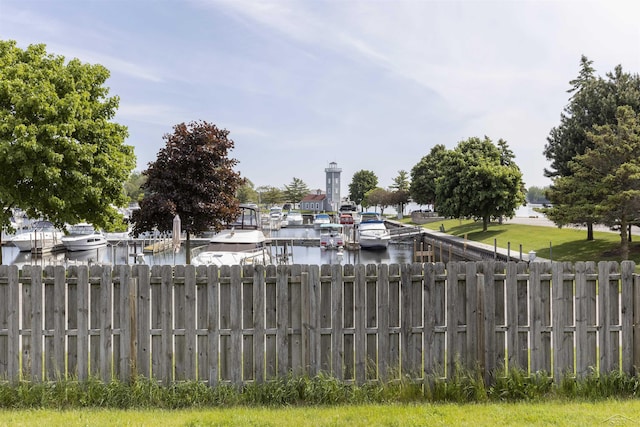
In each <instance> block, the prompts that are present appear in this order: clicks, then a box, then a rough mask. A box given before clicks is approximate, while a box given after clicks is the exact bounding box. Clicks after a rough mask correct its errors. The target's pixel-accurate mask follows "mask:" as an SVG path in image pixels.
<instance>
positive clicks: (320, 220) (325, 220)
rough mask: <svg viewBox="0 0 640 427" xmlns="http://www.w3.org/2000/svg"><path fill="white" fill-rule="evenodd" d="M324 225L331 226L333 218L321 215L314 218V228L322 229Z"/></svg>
mask: <svg viewBox="0 0 640 427" xmlns="http://www.w3.org/2000/svg"><path fill="white" fill-rule="evenodd" d="M322 224H331V217H330V216H329V215H328V214H324V213H320V214H316V216H315V217H313V226H314V228H320V227H321V226H322Z"/></svg>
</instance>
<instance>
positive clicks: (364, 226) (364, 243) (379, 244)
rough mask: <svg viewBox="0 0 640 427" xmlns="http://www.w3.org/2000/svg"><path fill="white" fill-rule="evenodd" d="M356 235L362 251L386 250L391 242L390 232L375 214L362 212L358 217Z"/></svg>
mask: <svg viewBox="0 0 640 427" xmlns="http://www.w3.org/2000/svg"><path fill="white" fill-rule="evenodd" d="M357 234H358V237H357V238H358V243H359V244H360V247H361V248H362V249H386V248H387V247H388V246H389V241H390V240H391V233H390V231H389V230H388V229H387V226H386V225H385V223H384V221H383V220H382V218H381V217H380V216H379V215H378V214H377V213H375V212H363V213H362V214H361V215H360V224H359V225H358V232H357Z"/></svg>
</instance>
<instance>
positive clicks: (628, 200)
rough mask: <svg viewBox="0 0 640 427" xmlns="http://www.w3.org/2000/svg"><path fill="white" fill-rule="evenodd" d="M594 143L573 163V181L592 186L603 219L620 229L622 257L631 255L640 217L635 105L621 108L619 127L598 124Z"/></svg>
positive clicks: (639, 146) (639, 138)
mask: <svg viewBox="0 0 640 427" xmlns="http://www.w3.org/2000/svg"><path fill="white" fill-rule="evenodd" d="M587 137H588V138H589V140H590V141H591V143H592V144H593V147H592V148H590V149H588V150H587V151H586V152H585V153H584V154H582V155H579V156H576V158H575V160H574V161H573V162H571V163H570V165H571V169H572V172H573V174H572V175H570V176H569V177H565V179H567V180H568V181H569V184H574V185H578V186H580V188H588V189H589V196H590V198H591V202H592V205H591V206H592V209H593V210H594V211H595V214H596V215H597V216H598V217H599V218H600V221H601V222H602V223H604V224H606V225H608V226H610V227H615V228H618V229H619V230H620V249H621V258H622V259H628V258H629V244H628V243H629V242H628V233H627V229H628V227H629V226H630V225H631V224H636V223H637V222H638V221H639V220H640V156H639V155H638V153H640V120H639V118H638V114H637V113H635V112H634V111H633V109H632V108H631V107H628V106H626V107H619V108H618V113H617V124H616V125H615V126H611V125H604V126H594V130H593V131H592V132H588V133H587Z"/></svg>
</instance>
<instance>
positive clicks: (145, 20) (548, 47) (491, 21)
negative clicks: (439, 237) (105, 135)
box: [0, 0, 640, 196]
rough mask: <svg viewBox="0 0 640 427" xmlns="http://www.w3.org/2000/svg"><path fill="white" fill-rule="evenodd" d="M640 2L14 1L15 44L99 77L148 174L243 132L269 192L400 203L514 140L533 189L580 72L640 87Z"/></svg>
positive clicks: (248, 164)
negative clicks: (84, 66) (195, 126)
mask: <svg viewBox="0 0 640 427" xmlns="http://www.w3.org/2000/svg"><path fill="white" fill-rule="evenodd" d="M638 22H640V1H636V0H629V1H622V0H602V1H586V0H585V1H579V0H555V1H554V0H545V1H520V0H509V1H507V0H491V1H490V0H466V1H444V0H441V1H418V0H412V1H408V0H396V1H391V0H388V1H385V0H367V1H358V0H348V1H347V0H330V1H329V0H315V1H309V0H295V1H284V0H278V1H257V0H256V1H250V0H229V1H226V0H225V1H223V0H172V1H169V0H91V1H89V0H57V1H45V0H37V1H36V0H0V39H3V40H15V41H16V42H17V44H18V46H19V47H21V48H23V49H24V48H26V47H27V46H28V45H30V44H36V43H43V44H46V45H47V51H48V52H49V53H52V54H56V55H62V56H64V57H65V58H66V59H67V60H69V59H72V58H78V59H80V60H81V61H82V62H87V63H92V64H101V65H103V66H105V67H106V68H107V69H109V70H110V72H111V77H110V78H109V79H108V80H107V82H106V86H108V87H109V89H110V92H109V94H110V95H111V96H114V95H116V96H118V97H119V98H120V106H119V108H118V111H117V114H116V117H115V119H114V120H115V121H116V122H118V123H121V124H124V125H126V126H127V127H128V129H129V137H128V138H127V140H126V141H125V142H126V144H129V145H132V146H133V147H134V151H135V154H136V158H137V168H136V170H137V171H143V170H145V169H146V168H147V167H148V164H149V163H150V162H153V161H154V160H155V159H156V157H157V154H158V152H159V150H161V149H162V148H163V147H164V146H165V140H164V139H163V137H164V136H165V135H167V134H170V133H172V132H173V126H175V125H176V124H179V123H183V122H184V123H189V122H192V121H207V122H209V123H213V124H215V125H216V126H217V127H219V128H224V129H227V130H228V131H229V138H230V139H232V140H233V141H234V144H235V145H234V148H233V149H232V150H231V151H230V152H229V157H231V158H234V159H236V160H238V164H237V166H236V169H237V170H238V171H239V172H240V173H241V175H242V176H243V177H246V178H248V179H250V180H251V181H252V183H253V184H254V185H255V187H259V186H274V187H278V188H283V187H284V186H285V185H289V184H291V183H292V182H293V178H298V179H301V180H302V181H304V183H305V184H307V186H308V187H309V188H310V189H324V188H325V184H324V180H325V172H324V169H325V168H327V167H329V163H331V162H336V163H337V165H338V167H339V168H341V169H342V174H341V178H342V186H341V187H342V188H341V192H342V195H343V196H344V195H347V194H348V184H349V183H350V182H351V180H352V178H353V175H354V174H355V173H356V172H358V171H361V170H367V171H372V172H374V173H375V175H376V176H377V177H378V185H379V186H380V187H384V188H387V187H389V186H391V185H392V184H393V180H394V178H396V177H397V176H398V175H399V172H400V171H403V170H404V171H407V172H408V173H410V171H411V169H412V168H413V167H414V166H415V165H416V164H417V163H418V162H419V161H420V159H421V158H422V157H423V156H425V155H427V154H428V153H429V151H430V150H431V148H432V147H433V146H434V145H436V144H443V145H445V146H446V147H447V148H449V149H452V148H454V147H455V146H456V145H457V144H458V142H460V141H462V140H466V139H468V138H470V137H480V138H482V137H484V136H487V137H489V138H490V139H491V140H493V141H494V142H497V141H498V139H500V138H502V139H504V140H506V141H507V143H508V144H509V147H510V148H511V150H512V151H513V152H514V154H515V161H516V164H517V165H518V166H519V167H520V169H521V171H522V173H523V180H524V182H525V185H526V186H527V187H530V186H538V187H544V186H547V185H549V184H550V181H549V180H548V179H547V178H545V177H544V169H545V168H548V167H549V162H548V161H547V159H546V158H545V156H544V154H543V151H544V146H545V144H546V138H547V136H548V135H549V132H550V130H551V129H552V128H553V127H555V126H558V125H559V123H560V114H561V112H562V110H563V108H564V107H565V106H566V105H567V103H568V101H569V96H570V94H569V93H567V90H568V89H569V88H570V84H569V81H571V80H572V79H574V78H575V77H576V76H577V75H578V71H579V65H580V58H581V56H582V55H585V56H586V57H587V58H589V59H590V60H592V61H593V67H594V68H595V70H596V74H597V75H599V76H603V77H604V76H605V75H606V73H608V72H611V71H612V70H613V69H614V68H615V67H616V66H617V65H622V68H623V70H624V71H626V72H630V73H634V74H636V73H638V70H640V24H638Z"/></svg>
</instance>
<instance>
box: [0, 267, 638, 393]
mask: <svg viewBox="0 0 640 427" xmlns="http://www.w3.org/2000/svg"><path fill="white" fill-rule="evenodd" d="M634 267H635V265H634V264H633V263H632V262H623V263H622V264H618V263H614V262H600V263H598V264H596V263H593V262H586V263H584V262H578V263H575V264H570V263H531V264H527V263H514V262H509V263H505V262H493V261H491V262H477V263H476V262H460V263H449V264H447V265H446V266H445V265H444V264H442V263H435V264H434V263H424V264H420V263H415V264H403V265H398V264H391V265H386V264H381V265H344V266H342V265H322V266H317V265H292V266H266V267H265V266H255V267H253V266H244V267H240V266H232V267H221V268H218V267H215V266H210V267H206V266H204V267H197V268H196V267H194V266H154V267H152V268H149V267H148V266H145V265H135V266H129V265H118V266H115V267H109V266H105V267H102V266H92V267H90V268H89V267H87V266H74V267H68V268H67V269H65V268H64V267H61V266H56V267H45V268H44V269H42V268H41V267H28V266H27V267H23V268H22V270H19V269H18V268H17V267H16V266H0V301H1V303H0V378H4V379H5V380H8V381H12V382H13V381H18V380H21V379H22V380H30V381H43V380H54V379H59V378H77V379H78V380H80V381H83V380H86V379H87V378H89V376H95V377H99V378H101V379H103V380H105V381H110V380H111V379H113V378H118V379H120V380H122V381H128V380H129V379H130V378H131V377H132V376H133V375H143V376H145V377H149V378H155V379H157V380H159V381H162V382H164V383H166V384H168V383H171V382H173V381H181V380H198V381H204V382H207V383H208V384H210V385H216V384H218V383H220V382H226V383H232V384H242V383H245V382H249V381H256V382H262V381H266V380H269V379H273V378H277V377H279V376H283V375H287V374H289V373H294V374H308V375H311V376H313V375H316V374H318V373H320V372H325V373H328V374H330V375H332V376H334V377H336V378H338V379H341V380H343V381H353V382H356V383H359V384H361V383H364V382H367V381H389V380H393V379H396V378H400V377H403V378H406V377H407V376H409V377H410V378H412V379H413V380H415V381H431V380H432V379H433V378H435V377H450V376H451V375H453V373H454V371H455V369H456V368H457V367H459V366H460V367H465V368H469V369H481V370H482V372H483V373H484V375H485V378H486V380H487V381H488V382H491V381H492V379H493V378H494V376H495V375H500V374H501V373H503V372H505V370H506V369H509V368H514V367H516V368H520V369H524V370H525V371H527V372H529V373H533V372H547V373H549V375H553V376H554V378H556V379H558V378H561V377H562V375H565V374H570V375H577V376H582V375H585V374H586V373H588V372H590V370H591V369H596V371H597V372H600V373H604V372H611V371H622V372H625V373H629V374H634V373H635V372H634V366H636V365H637V364H638V359H639V356H640V348H639V344H640V343H639V342H638V341H640V340H635V341H634V334H635V336H638V335H637V333H638V332H639V330H638V329H637V328H638V326H637V325H638V324H639V323H640V322H639V321H638V315H639V314H640V310H638V309H634V308H635V307H638V306H639V304H640V302H639V301H640V299H639V291H638V289H639V288H640V281H639V280H638V276H637V275H635V274H634Z"/></svg>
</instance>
